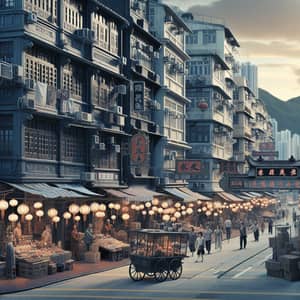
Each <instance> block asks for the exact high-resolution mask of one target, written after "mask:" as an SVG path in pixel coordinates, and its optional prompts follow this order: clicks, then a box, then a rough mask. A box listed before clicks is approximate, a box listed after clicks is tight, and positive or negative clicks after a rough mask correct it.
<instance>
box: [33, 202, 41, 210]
mask: <svg viewBox="0 0 300 300" xmlns="http://www.w3.org/2000/svg"><path fill="white" fill-rule="evenodd" d="M33 207H34V208H35V209H41V208H42V207H43V203H42V202H35V203H33Z"/></svg>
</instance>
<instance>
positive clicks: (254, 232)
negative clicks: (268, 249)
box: [252, 222, 259, 242]
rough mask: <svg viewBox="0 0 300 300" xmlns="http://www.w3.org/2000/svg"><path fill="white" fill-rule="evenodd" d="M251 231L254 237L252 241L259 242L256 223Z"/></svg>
mask: <svg viewBox="0 0 300 300" xmlns="http://www.w3.org/2000/svg"><path fill="white" fill-rule="evenodd" d="M252 230H253V235H254V241H255V242H258V240H259V228H258V224H257V222H255V223H254V225H253V227H252Z"/></svg>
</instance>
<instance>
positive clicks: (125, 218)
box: [122, 214, 130, 221]
mask: <svg viewBox="0 0 300 300" xmlns="http://www.w3.org/2000/svg"><path fill="white" fill-rule="evenodd" d="M129 218H130V216H129V214H123V215H122V219H123V220H124V221H128V220H129Z"/></svg>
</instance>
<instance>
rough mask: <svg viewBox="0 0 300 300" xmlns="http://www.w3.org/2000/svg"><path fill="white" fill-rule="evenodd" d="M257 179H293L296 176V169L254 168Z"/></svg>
mask: <svg viewBox="0 0 300 300" xmlns="http://www.w3.org/2000/svg"><path fill="white" fill-rule="evenodd" d="M256 176H257V177H274V176H275V177H276V176H279V177H295V176H298V169H297V168H256Z"/></svg>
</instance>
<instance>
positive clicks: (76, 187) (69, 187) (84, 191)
mask: <svg viewBox="0 0 300 300" xmlns="http://www.w3.org/2000/svg"><path fill="white" fill-rule="evenodd" d="M55 186H57V187H58V188H62V189H65V190H70V191H74V192H78V193H81V194H84V195H87V196H91V197H92V196H97V197H104V195H100V194H97V193H94V192H92V191H90V190H89V189H87V188H86V187H84V186H83V185H81V184H68V183H62V184H61V183H60V184H55Z"/></svg>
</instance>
